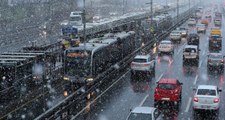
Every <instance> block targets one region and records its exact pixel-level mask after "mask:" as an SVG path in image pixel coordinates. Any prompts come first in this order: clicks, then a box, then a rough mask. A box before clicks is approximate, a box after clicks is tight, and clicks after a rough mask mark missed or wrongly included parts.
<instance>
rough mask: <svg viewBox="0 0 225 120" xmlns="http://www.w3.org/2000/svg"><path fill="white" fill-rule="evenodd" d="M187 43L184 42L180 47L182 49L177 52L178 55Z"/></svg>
mask: <svg viewBox="0 0 225 120" xmlns="http://www.w3.org/2000/svg"><path fill="white" fill-rule="evenodd" d="M186 44H187V43H184V44H183V45H182V46H181V47H180V49H179V50H178V52H177V55H178V54H180V52H181V51H182V50H183V48H184V46H185V45H186Z"/></svg>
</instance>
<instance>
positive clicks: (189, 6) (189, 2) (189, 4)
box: [188, 0, 191, 16]
mask: <svg viewBox="0 0 225 120" xmlns="http://www.w3.org/2000/svg"><path fill="white" fill-rule="evenodd" d="M188 8H189V16H190V15H191V12H190V9H191V1H190V0H188Z"/></svg>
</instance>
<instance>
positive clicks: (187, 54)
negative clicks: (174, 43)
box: [183, 45, 200, 65]
mask: <svg viewBox="0 0 225 120" xmlns="http://www.w3.org/2000/svg"><path fill="white" fill-rule="evenodd" d="M199 51H200V50H199V49H198V46H197V45H186V46H185V47H184V50H183V63H184V64H185V63H190V62H191V61H194V62H196V63H197V65H198V62H199Z"/></svg>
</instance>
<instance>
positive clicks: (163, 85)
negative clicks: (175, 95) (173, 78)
mask: <svg viewBox="0 0 225 120" xmlns="http://www.w3.org/2000/svg"><path fill="white" fill-rule="evenodd" d="M158 88H160V89H164V90H173V89H175V88H176V85H175V84H167V83H160V84H158Z"/></svg>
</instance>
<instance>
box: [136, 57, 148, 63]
mask: <svg viewBox="0 0 225 120" xmlns="http://www.w3.org/2000/svg"><path fill="white" fill-rule="evenodd" d="M133 62H138V63H145V62H147V60H146V59H142V58H135V59H134V60H133Z"/></svg>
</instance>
